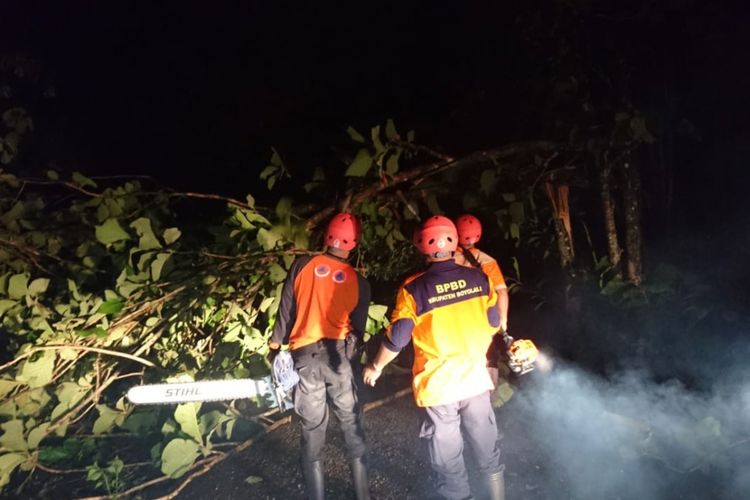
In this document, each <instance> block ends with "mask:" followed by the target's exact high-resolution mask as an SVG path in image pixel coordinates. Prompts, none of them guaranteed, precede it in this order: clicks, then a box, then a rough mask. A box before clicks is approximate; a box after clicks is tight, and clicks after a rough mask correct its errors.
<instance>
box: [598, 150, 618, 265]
mask: <svg viewBox="0 0 750 500" xmlns="http://www.w3.org/2000/svg"><path fill="white" fill-rule="evenodd" d="M599 181H600V185H601V186H600V187H601V197H602V211H603V213H604V229H605V231H606V235H607V253H608V255H609V262H610V264H611V265H612V270H613V271H614V274H615V276H618V277H620V276H622V268H621V266H620V257H621V256H622V249H621V248H620V242H619V240H618V238H617V224H616V222H615V200H614V198H613V197H612V165H611V164H610V163H609V161H608V160H607V157H606V155H605V157H604V163H603V164H602V165H599Z"/></svg>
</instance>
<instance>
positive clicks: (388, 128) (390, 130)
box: [385, 118, 398, 141]
mask: <svg viewBox="0 0 750 500" xmlns="http://www.w3.org/2000/svg"><path fill="white" fill-rule="evenodd" d="M385 137H386V138H387V139H388V140H389V141H394V140H396V139H398V132H397V131H396V124H394V123H393V120H391V119H390V118H388V121H387V122H386V124H385Z"/></svg>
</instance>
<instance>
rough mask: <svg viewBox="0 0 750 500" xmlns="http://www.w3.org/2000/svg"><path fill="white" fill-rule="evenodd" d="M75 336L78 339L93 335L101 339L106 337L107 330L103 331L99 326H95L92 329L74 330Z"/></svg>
mask: <svg viewBox="0 0 750 500" xmlns="http://www.w3.org/2000/svg"><path fill="white" fill-rule="evenodd" d="M76 335H78V336H79V337H83V338H86V337H91V336H92V335H93V336H95V337H97V338H100V339H102V338H104V337H106V336H107V330H105V329H104V328H102V327H101V326H95V327H93V328H86V329H83V330H76Z"/></svg>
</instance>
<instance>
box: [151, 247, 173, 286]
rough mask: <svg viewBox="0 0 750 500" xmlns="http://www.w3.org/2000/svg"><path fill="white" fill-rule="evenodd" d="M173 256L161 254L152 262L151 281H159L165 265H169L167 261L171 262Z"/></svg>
mask: <svg viewBox="0 0 750 500" xmlns="http://www.w3.org/2000/svg"><path fill="white" fill-rule="evenodd" d="M171 255H172V254H169V253H160V254H158V255H157V256H156V258H155V259H154V260H153V261H151V279H152V280H153V281H159V278H161V274H162V271H163V270H164V264H166V263H167V260H169V257H170V256H171Z"/></svg>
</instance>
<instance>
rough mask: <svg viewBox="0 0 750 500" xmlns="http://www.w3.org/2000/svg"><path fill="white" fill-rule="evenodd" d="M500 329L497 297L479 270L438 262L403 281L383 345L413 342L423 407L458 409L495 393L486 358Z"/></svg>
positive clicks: (399, 346) (416, 394)
mask: <svg viewBox="0 0 750 500" xmlns="http://www.w3.org/2000/svg"><path fill="white" fill-rule="evenodd" d="M499 325H500V313H499V311H498V309H497V292H496V291H495V289H494V287H492V286H490V280H489V278H488V277H487V276H486V275H485V274H484V273H483V272H482V271H480V270H479V269H476V268H473V267H463V266H460V265H458V264H456V263H455V262H454V261H453V260H448V261H444V262H435V263H433V264H431V265H430V266H429V267H428V268H427V270H426V271H424V272H421V273H417V274H415V275H413V276H411V277H409V278H407V279H406V281H404V284H403V285H401V288H400V289H399V291H398V295H397V297H396V306H395V308H394V310H393V314H392V315H391V324H390V326H389V328H388V330H387V332H386V338H385V339H384V341H383V345H384V346H385V347H386V348H387V349H390V350H391V351H399V350H401V349H403V348H404V347H405V346H406V345H407V344H408V342H409V340H410V339H411V340H413V342H414V366H413V369H412V373H413V375H414V380H413V389H414V399H415V400H416V402H417V405H418V406H437V405H443V404H449V403H454V402H456V401H460V400H462V399H468V398H470V397H473V396H476V395H478V394H481V393H482V392H484V391H488V390H490V389H492V387H493V386H492V380H491V379H490V376H489V374H488V372H487V367H486V364H487V363H486V362H487V359H486V354H487V348H488V347H489V345H490V342H491V341H492V336H493V335H494V334H495V332H496V331H497V327H498V326H499Z"/></svg>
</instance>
